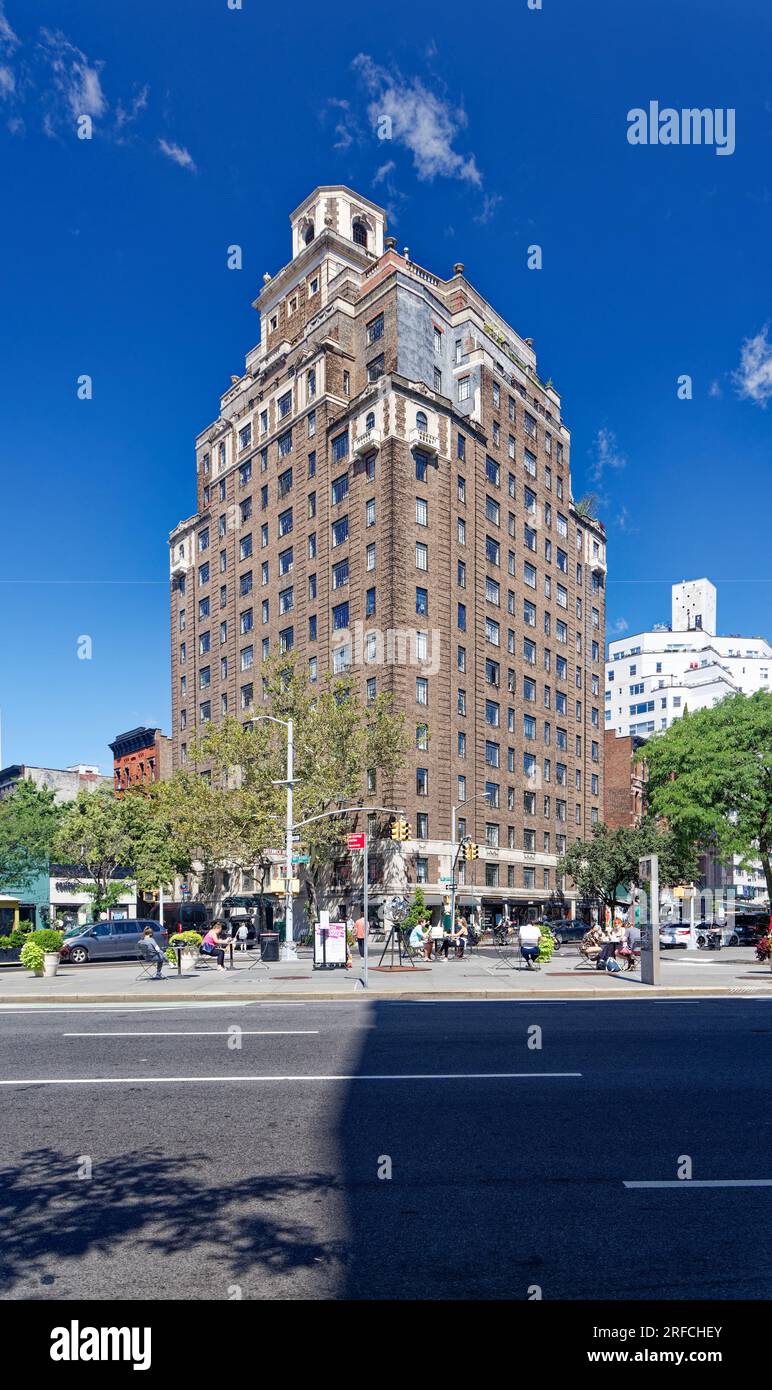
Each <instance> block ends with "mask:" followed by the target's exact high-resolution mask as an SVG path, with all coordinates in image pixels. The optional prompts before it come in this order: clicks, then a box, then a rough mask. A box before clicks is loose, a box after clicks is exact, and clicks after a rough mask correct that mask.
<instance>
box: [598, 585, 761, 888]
mask: <svg viewBox="0 0 772 1390" xmlns="http://www.w3.org/2000/svg"><path fill="white" fill-rule="evenodd" d="M716 614H717V594H716V588H715V585H713V584H711V582H710V580H709V579H692V580H684V581H683V582H682V583H681V584H674V585H673V586H672V590H671V620H670V622H669V623H667V624H666V623H656V624H655V625H654V627H653V628H652V629H651V631H650V632H639V633H636V634H635V635H634V636H626V637H623V638H620V639H618V640H617V641H616V642H610V643H609V648H608V657H607V660H606V690H605V726H606V729H607V730H613V731H614V733H615V734H616V736H617V737H618V738H621V737H623V736H624V735H632V736H638V737H642V738H647V737H648V736H649V735H650V734H654V733H658V732H659V731H660V730H661V729H667V728H669V727H670V725H671V724H672V723H673V721H674V720H675V719H678V718H679V717H680V716H681V715H682V714H683V713H684V711H685V710H687V709H688V710H689V711H690V712H692V713H693V712H694V711H695V710H698V709H705V708H706V707H708V706H711V705H717V704H718V703H719V702H720V701H721V700H723V699H725V698H726V697H727V696H729V695H736V694H738V693H742V694H743V695H752V694H753V693H754V691H756V690H770V689H772V685H770V675H771V674H772V647H770V645H769V643H768V642H767V641H765V639H764V638H763V637H741V636H739V635H737V634H731V635H729V636H726V637H721V636H719V635H718V634H717V632H716V627H717V621H716ZM702 869H703V886H704V887H707V888H714V889H720V888H727V887H734V889H735V891H736V893H737V896H738V899H739V898H745V899H758V898H766V881H765V878H764V874H763V872H762V869H761V865H760V864H758V865H753V866H751V867H750V868H749V869H747V870H744V869H741V868H740V867H739V861H738V860H735V861H734V863H733V864H729V865H722V864H719V863H718V862H717V861H715V860H713V859H711V858H708V857H706V859H705V861H704V862H703V865H702Z"/></svg>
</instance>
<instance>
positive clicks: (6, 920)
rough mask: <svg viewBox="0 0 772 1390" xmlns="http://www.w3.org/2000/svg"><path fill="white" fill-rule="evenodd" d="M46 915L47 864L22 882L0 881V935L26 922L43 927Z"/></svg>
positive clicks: (6, 933) (47, 910) (45, 924)
mask: <svg viewBox="0 0 772 1390" xmlns="http://www.w3.org/2000/svg"><path fill="white" fill-rule="evenodd" d="M48 916H49V899H48V865H46V867H45V870H44V871H42V870H41V871H40V872H38V873H36V874H31V875H30V876H29V878H27V879H26V880H25V881H24V882H23V883H0V935H3V936H7V935H8V933H9V932H12V931H14V930H15V929H16V928H17V927H19V926H23V925H25V924H26V923H30V924H31V925H32V926H33V927H45V926H47V925H48Z"/></svg>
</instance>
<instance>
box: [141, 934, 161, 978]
mask: <svg viewBox="0 0 772 1390" xmlns="http://www.w3.org/2000/svg"><path fill="white" fill-rule="evenodd" d="M138 949H139V953H140V955H141V956H143V957H144V959H145V960H146V961H148V963H149V964H151V965H152V964H153V963H155V979H156V980H161V979H163V976H162V974H161V968H162V966H163V963H164V961H165V960H166V956H165V955H164V953H163V951H162V950H161V947H160V946H159V945H158V942H157V941H156V939H155V937H154V935H153V928H152V927H145V930H144V931H143V933H142V936H141V937H140V940H139V943H138Z"/></svg>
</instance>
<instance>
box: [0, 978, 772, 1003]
mask: <svg viewBox="0 0 772 1390" xmlns="http://www.w3.org/2000/svg"><path fill="white" fill-rule="evenodd" d="M762 978H765V979H766V978H768V977H766V976H765V977H762ZM612 988H613V986H612ZM758 989H759V985H758V984H756V983H755V982H753V983H749V984H747V985H743V986H737V985H723V986H722V985H712V986H711V985H685V986H683V987H682V988H679V987H678V986H676V985H665V986H662V985H660V986H657V985H648V986H643V987H632V988H630V989H625V992H624V994H623V995H621V994H618V993H615V994H614V995H613V996H611V995H610V992H609V989H608V988H606V987H595V988H583V989H576V990H564V991H561V990H550V991H549V993H547V992H546V991H544V990H538V989H533V990H524V989H520V990H512V989H500V990H497V989H477V990H433V991H431V993H422V992H418V991H414V990H374V989H368V990H367V992H365V991H364V990H362V989H357V990H356V991H354V990H352V991H351V993H350V994H348V993H347V994H341V993H340V992H339V991H337V990H336V991H335V992H333V991H331V990H314V991H300V990H292V991H289V990H288V991H287V992H286V993H285V992H284V991H283V990H282V991H281V992H280V993H279V992H271V993H268V992H266V991H264V992H262V993H259V994H257V993H250V994H244V993H241V992H239V993H235V992H234V993H230V992H229V993H227V994H220V993H218V994H209V993H207V994H205V995H203V994H175V995H174V996H173V998H172V996H170V995H169V994H168V993H157V992H156V993H153V994H143V995H141V996H137V995H136V994H116V993H112V994H57V995H49V996H48V997H47V998H45V999H34V998H32V997H30V996H26V997H24V996H22V997H19V995H4V994H3V995H0V1005H5V1004H20V1005H23V1004H26V1005H31V1006H32V1007H33V1008H35V1009H38V1008H42V1009H44V1008H47V1007H49V1006H52V1005H53V1006H56V1005H57V1004H140V1005H142V1004H168V1003H170V1002H173V1003H181V1004H206V1003H217V1004H230V1003H235V1004H243V1003H248V1004H260V1003H272V1004H280V1003H282V1001H284V1000H290V1001H292V1002H298V1001H300V1002H302V1001H304V1000H306V1001H308V1002H310V1003H320V1002H324V1003H331V1002H338V1003H351V1002H352V1000H353V1001H361V1002H362V1003H367V1001H368V1000H370V999H377V1000H378V1001H379V1002H383V1001H386V1002H388V1001H389V1000H391V999H396V1000H400V1001H405V1000H413V1001H415V1002H416V1003H421V1004H426V1003H434V1002H437V1001H441V1002H442V1003H452V1002H453V1001H454V1000H458V999H461V1000H466V1001H469V1000H472V1001H474V1000H475V999H479V1000H491V999H492V1000H500V1001H502V1002H504V1001H508V1000H512V1001H515V1002H517V1001H518V1000H519V1001H521V1002H522V1001H524V1000H528V1001H529V1002H533V1001H534V1000H541V1001H543V1002H547V1003H549V1001H550V1000H551V999H559V1000H560V1001H561V1002H564V1003H570V1001H571V1000H572V999H608V998H610V997H613V998H615V999H619V998H624V999H683V998H716V997H721V998H726V999H738V998H739V999H742V998H744V997H747V996H748V995H755V994H757V993H758ZM770 994H772V991H770Z"/></svg>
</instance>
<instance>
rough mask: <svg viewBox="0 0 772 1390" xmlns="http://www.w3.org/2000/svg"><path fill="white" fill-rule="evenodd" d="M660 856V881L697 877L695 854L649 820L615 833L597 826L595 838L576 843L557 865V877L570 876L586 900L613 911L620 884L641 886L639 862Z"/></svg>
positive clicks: (669, 882) (601, 825)
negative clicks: (600, 903) (593, 901)
mask: <svg viewBox="0 0 772 1390" xmlns="http://www.w3.org/2000/svg"><path fill="white" fill-rule="evenodd" d="M649 854H656V855H658V857H659V881H660V884H661V885H662V886H663V887H664V886H665V885H666V884H671V883H681V882H683V881H684V880H691V879H692V877H693V876H694V871H695V864H694V855H693V853H692V851H691V849H690V847H688V846H682V845H681V844H680V842H679V841H678V839H677V837H676V836H675V835H673V834H672V833H671V832H670V831H668V830H664V829H662V828H661V827H659V826H658V825H657V824H656V822H655V821H653V820H651V819H649V820H646V821H644V822H643V823H642V824H641V825H639V826H632V827H628V826H621V827H619V828H618V829H615V830H612V829H610V828H609V826H607V825H603V824H602V823H601V824H600V825H596V826H595V827H594V828H593V833H592V838H591V839H589V840H575V841H574V843H573V844H572V845H570V846H569V848H568V850H567V851H566V853H565V854H564V855H563V856H562V857H561V859H560V860H559V862H558V866H557V872H558V876H562V875H563V874H567V875H568V877H569V878H571V879H573V881H574V883H575V884H576V887H577V889H578V891H579V893H580V895H581V896H582V897H583V898H590V899H596V900H599V901H600V902H602V903H603V905H604V906H605V907H611V908H613V907H614V905H615V903H616V902H617V901H618V899H617V897H616V890H617V887H618V886H619V885H624V886H627V884H630V883H632V884H634V885H636V886H639V884H640V875H639V864H638V861H639V860H640V859H642V858H644V857H645V856H646V855H649Z"/></svg>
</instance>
